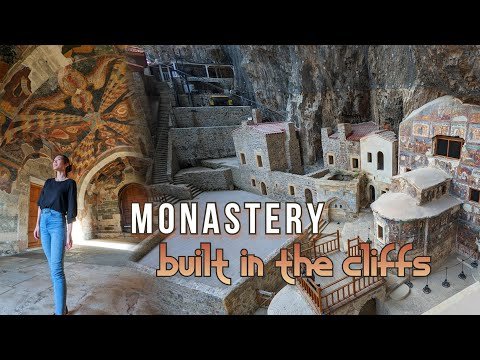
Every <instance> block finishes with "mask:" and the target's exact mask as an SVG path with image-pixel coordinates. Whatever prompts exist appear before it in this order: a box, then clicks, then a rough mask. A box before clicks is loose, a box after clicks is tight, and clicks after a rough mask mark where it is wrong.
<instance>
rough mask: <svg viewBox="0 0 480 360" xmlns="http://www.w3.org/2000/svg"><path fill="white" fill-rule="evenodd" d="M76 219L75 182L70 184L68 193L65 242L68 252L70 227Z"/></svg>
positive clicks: (70, 244)
mask: <svg viewBox="0 0 480 360" xmlns="http://www.w3.org/2000/svg"><path fill="white" fill-rule="evenodd" d="M76 217H77V184H76V182H75V181H73V182H72V185H71V186H70V189H69V191H68V211H67V242H66V244H65V248H66V249H67V250H69V249H70V248H71V247H72V245H73V243H72V227H73V225H72V224H73V222H74V221H75V220H76Z"/></svg>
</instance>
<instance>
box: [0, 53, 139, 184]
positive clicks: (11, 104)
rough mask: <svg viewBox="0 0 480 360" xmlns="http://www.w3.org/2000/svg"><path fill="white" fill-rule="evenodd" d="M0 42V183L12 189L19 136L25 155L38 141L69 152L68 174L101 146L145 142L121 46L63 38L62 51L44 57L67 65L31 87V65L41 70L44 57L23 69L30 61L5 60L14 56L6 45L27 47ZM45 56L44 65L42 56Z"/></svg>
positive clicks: (19, 159)
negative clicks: (3, 46)
mask: <svg viewBox="0 0 480 360" xmlns="http://www.w3.org/2000/svg"><path fill="white" fill-rule="evenodd" d="M56 48H58V47H56ZM0 50H2V51H0V54H4V55H0V64H2V63H3V64H4V65H3V69H4V70H3V76H2V74H0V77H3V83H1V87H0V190H5V191H7V192H10V191H11V183H12V182H13V181H15V179H16V173H17V171H18V169H19V168H20V167H21V165H22V163H23V162H24V161H25V155H24V151H23V150H22V145H23V144H28V145H29V146H30V147H32V148H33V155H30V157H38V156H43V155H42V151H41V149H42V148H44V147H47V148H49V149H50V150H51V152H52V154H57V153H63V154H66V155H67V156H69V157H70V160H71V162H72V163H73V165H74V167H73V172H72V177H73V178H75V179H80V178H81V177H82V175H84V174H85V172H86V171H87V170H88V169H89V168H90V167H91V166H93V163H94V162H95V161H96V159H97V158H98V157H99V156H101V155H102V154H104V153H105V152H107V151H114V150H115V148H118V147H125V146H131V147H134V148H137V149H144V148H145V144H144V143H143V141H144V140H142V139H140V138H139V136H138V131H136V129H135V124H134V119H135V114H134V111H133V107H132V96H133V95H134V93H133V91H131V89H129V85H128V72H129V69H128V66H127V64H128V62H129V59H128V53H126V52H125V47H124V46H90V45H70V46H67V45H64V46H62V47H61V54H60V52H59V54H58V55H57V56H56V59H53V60H52V61H51V62H52V63H53V62H55V61H57V62H58V63H63V62H65V63H67V64H68V65H67V66H61V67H59V68H58V70H57V71H56V72H55V74H54V75H53V76H50V77H49V78H48V79H47V80H46V81H44V82H43V84H41V85H37V84H35V85H36V88H35V91H33V92H32V81H33V80H31V79H33V77H32V74H31V72H35V75H36V77H37V78H41V77H42V75H43V74H42V73H41V71H40V70H39V69H44V68H45V66H46V65H45V64H39V65H38V66H37V68H35V69H30V68H29V67H27V66H25V64H26V63H32V61H30V62H29V61H23V62H22V61H21V60H19V61H17V62H16V63H15V64H13V63H12V62H13V60H12V59H15V56H17V55H14V54H12V53H15V51H16V52H17V53H19V54H22V53H28V51H30V52H32V50H31V49H26V48H20V49H16V50H12V51H11V53H9V52H8V51H6V50H5V49H0ZM59 51H60V50H59ZM5 54H7V55H9V56H10V57H7V58H8V60H9V61H10V63H7V62H6V61H5ZM2 56H3V57H2ZM27 56H28V55H27ZM59 57H60V59H59V60H58V58H59ZM27 60H28V59H27ZM35 61H37V63H35V64H38V62H40V61H44V60H43V58H41V57H40V58H39V59H35ZM45 61H46V62H47V65H49V66H50V64H48V61H49V59H46V60H45ZM5 64H7V65H5ZM6 67H8V69H7V70H6V71H5V68H6ZM50 68H51V66H50ZM0 69H1V66H0ZM46 69H47V70H48V69H49V68H46ZM37 82H38V81H37ZM142 151H143V150H142Z"/></svg>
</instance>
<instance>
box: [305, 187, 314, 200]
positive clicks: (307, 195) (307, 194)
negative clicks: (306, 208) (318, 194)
mask: <svg viewBox="0 0 480 360" xmlns="http://www.w3.org/2000/svg"><path fill="white" fill-rule="evenodd" d="M305 202H306V203H313V194H312V190H310V189H308V188H307V189H305Z"/></svg>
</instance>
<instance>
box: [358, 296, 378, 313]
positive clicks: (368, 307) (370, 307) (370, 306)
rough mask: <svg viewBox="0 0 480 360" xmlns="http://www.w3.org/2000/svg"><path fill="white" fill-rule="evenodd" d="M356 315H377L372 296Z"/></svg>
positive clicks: (375, 302) (375, 304) (375, 303)
mask: <svg viewBox="0 0 480 360" xmlns="http://www.w3.org/2000/svg"><path fill="white" fill-rule="evenodd" d="M358 315H377V301H376V300H375V299H374V298H373V299H370V300H368V301H367V302H366V303H365V305H363V306H362V308H361V309H360V312H359V313H358Z"/></svg>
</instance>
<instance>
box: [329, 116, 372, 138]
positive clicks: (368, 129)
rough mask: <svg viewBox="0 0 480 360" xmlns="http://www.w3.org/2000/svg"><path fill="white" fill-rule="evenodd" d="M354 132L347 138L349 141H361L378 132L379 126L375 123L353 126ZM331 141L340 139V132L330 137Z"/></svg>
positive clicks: (368, 122)
mask: <svg viewBox="0 0 480 360" xmlns="http://www.w3.org/2000/svg"><path fill="white" fill-rule="evenodd" d="M351 127H352V131H351V132H350V134H348V136H347V140H349V141H360V139H361V138H362V137H364V136H367V135H369V134H371V133H372V132H374V131H377V130H378V125H377V124H375V123H374V122H373V121H367V122H364V123H359V124H351ZM329 138H330V139H338V131H337V132H334V133H333V134H332V135H330V136H329Z"/></svg>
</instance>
